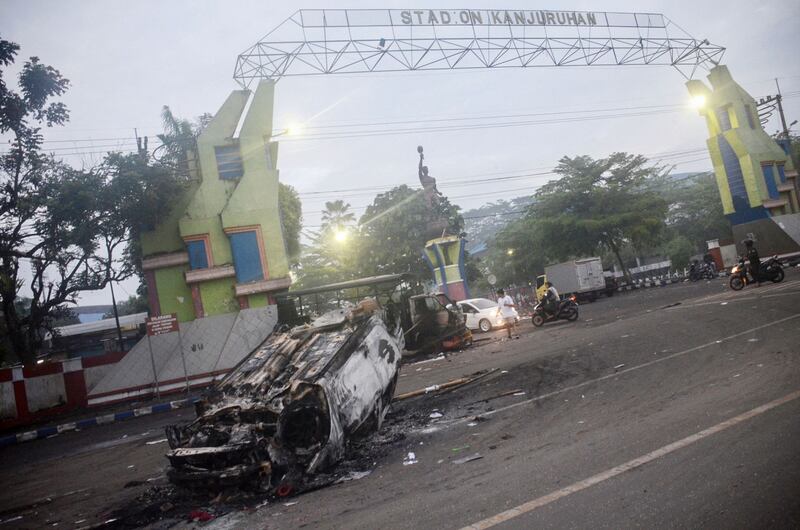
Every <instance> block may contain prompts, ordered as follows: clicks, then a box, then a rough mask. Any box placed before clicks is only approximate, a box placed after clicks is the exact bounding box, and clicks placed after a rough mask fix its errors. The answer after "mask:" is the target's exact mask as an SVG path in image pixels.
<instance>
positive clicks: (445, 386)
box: [393, 368, 497, 401]
mask: <svg viewBox="0 0 800 530" xmlns="http://www.w3.org/2000/svg"><path fill="white" fill-rule="evenodd" d="M496 371H497V368H492V369H491V370H486V371H482V372H476V374H473V376H472V377H460V378H458V379H453V380H452V381H448V382H447V383H442V384H440V385H431V386H428V387H425V388H421V389H419V390H413V391H411V392H406V393H405V394H400V395H399V396H395V398H394V400H393V401H402V400H404V399H409V398H413V397H417V396H422V395H424V394H430V393H431V392H438V391H439V390H451V389H453V388H456V387H460V386H463V385H466V384H469V383H473V382H475V381H477V380H478V379H481V378H483V377H486V376H487V375H489V374H492V373H494V372H496Z"/></svg>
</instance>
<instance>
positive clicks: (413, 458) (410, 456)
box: [403, 451, 417, 466]
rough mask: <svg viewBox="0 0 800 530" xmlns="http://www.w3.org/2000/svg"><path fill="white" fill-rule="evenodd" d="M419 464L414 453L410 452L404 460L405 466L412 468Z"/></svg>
mask: <svg viewBox="0 0 800 530" xmlns="http://www.w3.org/2000/svg"><path fill="white" fill-rule="evenodd" d="M416 463H417V455H416V454H414V453H413V452H410V451H409V453H408V454H407V455H406V457H405V459H404V460H403V465H404V466H410V465H411V464H416Z"/></svg>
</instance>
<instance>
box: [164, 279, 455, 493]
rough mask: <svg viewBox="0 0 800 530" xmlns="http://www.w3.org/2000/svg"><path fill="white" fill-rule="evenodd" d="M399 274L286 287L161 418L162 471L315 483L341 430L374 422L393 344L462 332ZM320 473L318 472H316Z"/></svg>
mask: <svg viewBox="0 0 800 530" xmlns="http://www.w3.org/2000/svg"><path fill="white" fill-rule="evenodd" d="M412 292H413V286H412V285H411V284H410V283H409V282H408V279H407V278H406V277H405V276H403V275H386V276H379V277H373V278H364V279H361V280H354V281H351V282H343V283H339V284H334V285H328V286H322V287H316V288H312V289H306V290H302V291H296V292H292V293H288V294H286V295H283V296H281V297H279V299H278V324H277V326H276V329H275V331H274V332H273V333H272V334H271V335H270V336H269V337H268V338H267V339H266V340H265V341H264V343H263V344H261V345H260V346H259V347H258V348H256V349H255V351H253V352H252V353H251V354H249V355H247V356H246V357H245V358H244V359H243V360H242V361H241V362H240V363H239V364H238V365H237V366H236V367H235V368H234V369H233V370H232V371H231V372H230V373H229V374H228V375H227V376H226V377H225V378H224V379H223V380H222V381H220V382H219V383H218V384H217V385H216V386H215V387H214V388H213V389H212V390H211V391H210V392H209V393H208V394H207V395H206V396H204V398H203V399H202V400H201V401H200V402H199V403H198V404H197V418H196V419H195V420H194V421H192V422H191V423H189V424H188V425H182V426H177V425H174V426H169V427H167V429H166V431H167V439H168V442H169V446H170V451H169V452H168V453H167V455H166V456H167V458H168V459H169V461H170V464H171V467H170V469H169V470H168V477H169V479H170V480H171V481H172V482H173V483H175V484H178V485H181V486H185V487H188V488H190V489H202V490H212V491H214V490H221V489H224V488H229V487H239V488H243V489H248V490H252V491H258V492H264V493H268V494H275V495H278V496H286V495H291V494H293V493H296V492H299V491H302V490H304V489H307V488H310V487H317V486H319V485H321V484H323V483H325V481H326V480H329V479H330V477H331V474H329V473H328V474H326V473H325V472H326V471H328V470H330V469H331V468H332V467H333V465H334V464H336V463H337V462H338V461H340V460H341V459H342V458H343V456H344V452H345V447H346V445H347V442H348V440H351V439H356V438H360V437H365V436H367V435H369V434H371V433H373V432H375V431H376V430H377V429H378V428H379V427H380V425H381V423H382V421H383V418H384V415H385V414H386V411H387V409H388V406H389V403H390V402H391V400H392V397H393V395H394V389H395V386H396V383H397V378H398V369H399V366H400V360H401V356H402V351H403V349H404V348H405V346H406V344H407V343H410V344H413V345H414V346H415V347H417V348H431V349H441V348H446V347H447V346H448V345H452V344H454V343H463V342H466V341H467V340H471V335H470V334H469V330H467V329H466V327H465V326H464V318H463V314H460V312H458V311H453V310H449V309H447V308H445V307H444V305H443V304H442V303H441V302H439V301H438V299H437V297H436V295H413V294H411V293H412ZM326 477H327V478H326Z"/></svg>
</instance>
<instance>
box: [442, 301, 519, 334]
mask: <svg viewBox="0 0 800 530" xmlns="http://www.w3.org/2000/svg"><path fill="white" fill-rule="evenodd" d="M457 304H458V307H460V308H461V311H463V312H464V316H466V317H467V327H468V328H469V329H479V330H481V331H483V332H484V333H485V332H487V331H490V330H491V329H492V328H501V327H503V326H505V324H506V323H505V321H504V320H503V317H502V316H501V315H500V311H499V309H498V307H497V302H495V301H493V300H489V299H488V298H470V299H469V300H461V301H460V302H457ZM513 311H514V317H515V318H516V319H517V322H519V315H518V314H517V311H516V310H513Z"/></svg>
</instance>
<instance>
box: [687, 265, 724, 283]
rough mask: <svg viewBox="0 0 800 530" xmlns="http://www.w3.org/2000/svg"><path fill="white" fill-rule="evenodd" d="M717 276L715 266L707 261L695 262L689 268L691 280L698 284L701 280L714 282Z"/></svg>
mask: <svg viewBox="0 0 800 530" xmlns="http://www.w3.org/2000/svg"><path fill="white" fill-rule="evenodd" d="M716 276H717V271H716V268H715V267H714V265H712V264H710V263H707V262H705V261H702V262H701V261H697V260H695V261H694V262H693V263H692V264H691V265H690V266H689V279H690V280H691V281H693V282H696V281H698V280H701V279H706V280H713V279H714V278H715V277H716Z"/></svg>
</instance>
